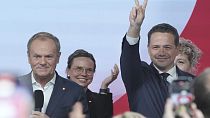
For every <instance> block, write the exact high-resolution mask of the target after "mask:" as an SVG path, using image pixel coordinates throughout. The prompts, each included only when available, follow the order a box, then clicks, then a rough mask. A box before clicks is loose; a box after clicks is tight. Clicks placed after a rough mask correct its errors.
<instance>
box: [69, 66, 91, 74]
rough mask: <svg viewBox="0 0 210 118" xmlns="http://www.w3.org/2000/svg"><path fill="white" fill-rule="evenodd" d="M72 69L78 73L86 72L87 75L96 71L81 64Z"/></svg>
mask: <svg viewBox="0 0 210 118" xmlns="http://www.w3.org/2000/svg"><path fill="white" fill-rule="evenodd" d="M72 69H73V71H74V72H75V73H77V74H78V75H79V74H82V73H83V72H85V73H86V74H87V75H93V74H94V72H95V71H94V70H93V69H92V68H85V67H81V66H77V67H74V68H72Z"/></svg>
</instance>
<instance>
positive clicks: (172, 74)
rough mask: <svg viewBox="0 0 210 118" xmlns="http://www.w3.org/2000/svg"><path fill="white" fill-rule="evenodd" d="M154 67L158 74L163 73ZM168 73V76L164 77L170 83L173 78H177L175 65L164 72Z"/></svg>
mask: <svg viewBox="0 0 210 118" xmlns="http://www.w3.org/2000/svg"><path fill="white" fill-rule="evenodd" d="M153 65H154V64H153ZM154 67H155V68H156V69H157V70H158V72H159V74H161V73H164V72H162V71H160V70H159V69H158V68H157V67H156V66H155V65H154ZM166 73H168V74H169V76H168V77H167V78H166V79H167V81H168V82H169V83H171V82H172V81H173V80H177V79H178V75H177V73H176V66H173V67H172V68H171V69H170V70H168V72H166Z"/></svg>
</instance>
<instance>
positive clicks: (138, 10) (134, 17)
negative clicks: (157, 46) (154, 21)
mask: <svg viewBox="0 0 210 118" xmlns="http://www.w3.org/2000/svg"><path fill="white" fill-rule="evenodd" d="M147 2H148V0H144V2H143V5H141V4H140V3H139V1H138V0H135V6H134V7H133V8H132V10H131V12H130V16H129V21H130V27H129V30H128V36H130V37H135V38H136V37H138V36H139V32H140V28H141V25H142V23H143V20H144V17H145V9H146V6H147Z"/></svg>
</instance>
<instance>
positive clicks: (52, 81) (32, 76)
mask: <svg viewBox="0 0 210 118" xmlns="http://www.w3.org/2000/svg"><path fill="white" fill-rule="evenodd" d="M55 79H56V73H54V75H53V78H52V79H51V80H50V81H49V82H47V84H48V83H52V84H53V85H54V84H55ZM31 81H32V84H36V83H38V82H37V81H36V80H35V78H34V75H33V71H32V72H31ZM47 84H46V85H47Z"/></svg>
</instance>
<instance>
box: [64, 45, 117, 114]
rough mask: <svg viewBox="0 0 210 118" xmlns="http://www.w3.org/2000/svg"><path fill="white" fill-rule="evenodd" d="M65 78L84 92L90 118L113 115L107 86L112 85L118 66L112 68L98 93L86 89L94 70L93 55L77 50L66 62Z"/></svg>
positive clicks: (110, 95)
mask: <svg viewBox="0 0 210 118" xmlns="http://www.w3.org/2000/svg"><path fill="white" fill-rule="evenodd" d="M67 64H68V65H67V68H66V73H67V77H68V78H69V79H70V80H72V81H74V82H76V83H78V84H79V85H81V86H82V87H83V88H84V90H85V91H86V95H87V99H88V108H89V111H90V117H91V118H111V117H112V115H113V103H112V93H110V92H109V88H108V86H109V84H110V83H112V82H113V81H114V80H115V79H116V78H117V75H118V73H119V69H118V66H117V65H115V66H114V70H113V71H112V72H111V75H110V76H109V77H107V78H106V79H105V80H104V81H103V82H102V84H101V89H100V92H99V93H95V92H92V91H91V90H90V89H88V85H90V84H91V82H92V80H93V76H94V72H95V69H96V62H95V59H94V57H93V55H92V54H91V53H89V52H87V51H85V50H82V49H79V50H76V51H75V52H74V53H72V54H71V55H70V56H69V58H68V62H67Z"/></svg>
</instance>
